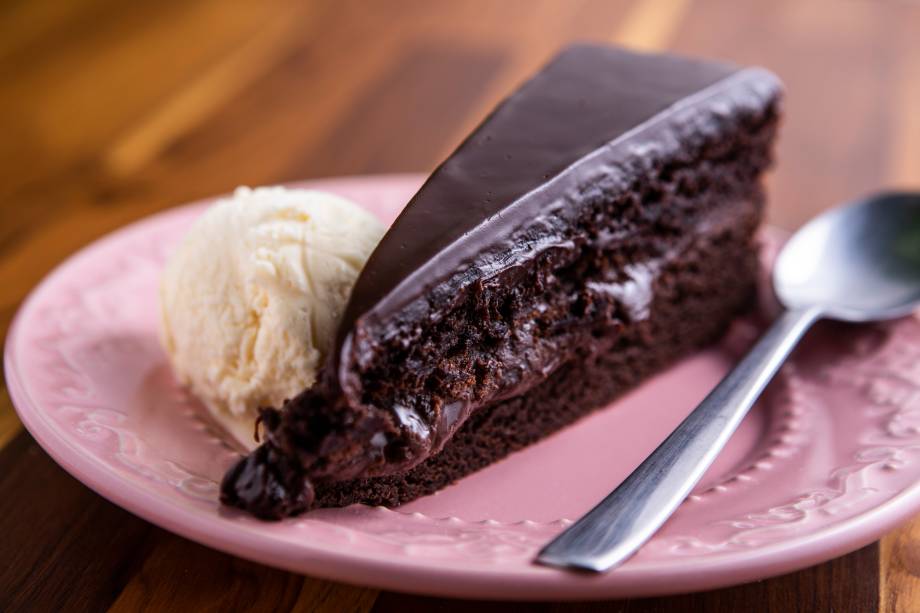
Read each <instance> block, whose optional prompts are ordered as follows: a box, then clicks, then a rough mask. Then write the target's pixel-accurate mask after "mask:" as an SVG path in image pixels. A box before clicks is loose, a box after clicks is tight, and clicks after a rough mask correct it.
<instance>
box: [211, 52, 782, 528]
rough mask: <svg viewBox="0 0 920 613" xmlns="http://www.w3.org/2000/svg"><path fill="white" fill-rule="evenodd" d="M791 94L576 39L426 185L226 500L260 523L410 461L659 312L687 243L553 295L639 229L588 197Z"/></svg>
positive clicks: (227, 482)
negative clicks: (328, 484) (597, 227)
mask: <svg viewBox="0 0 920 613" xmlns="http://www.w3.org/2000/svg"><path fill="white" fill-rule="evenodd" d="M779 95H780V85H779V82H778V80H777V79H776V78H775V77H774V76H773V75H772V74H770V73H769V72H767V71H765V70H762V69H739V68H736V67H733V66H730V65H726V64H722V63H716V62H708V61H699V60H691V59H685V58H680V57H674V56H669V55H645V54H637V53H631V52H627V51H623V50H620V49H615V48H611V47H601V46H592V45H577V46H573V47H569V48H567V49H566V50H564V51H563V52H562V53H560V54H559V55H558V56H557V57H556V58H554V59H553V60H552V61H551V62H550V63H549V64H548V65H547V66H546V67H545V68H544V69H543V70H542V71H541V72H539V73H538V74H537V75H536V76H534V77H533V78H532V79H531V80H530V81H528V82H527V83H525V84H524V85H523V86H521V87H520V88H519V89H518V91H517V92H515V93H514V94H513V95H512V96H510V97H509V98H508V99H506V100H505V101H504V102H503V103H502V104H500V105H499V106H498V107H497V108H496V109H495V110H494V111H493V113H492V114H491V115H490V116H489V117H488V118H487V119H486V120H485V121H484V122H483V123H482V124H481V125H480V126H479V127H478V128H477V129H476V130H475V131H474V132H473V133H472V134H471V135H470V136H469V137H468V138H467V139H466V140H465V141H464V142H463V143H462V144H461V145H460V146H459V148H458V149H457V150H456V151H455V152H454V153H453V154H452V155H451V156H450V157H449V158H448V159H447V160H446V161H445V162H444V163H443V164H442V165H441V166H439V167H438V168H437V169H436V170H435V172H434V173H433V174H432V175H431V177H430V178H429V179H428V181H427V182H426V183H425V184H424V185H423V186H422V188H421V189H420V190H419V192H418V193H417V194H416V195H415V196H414V197H413V198H412V200H411V201H410V202H409V204H408V205H407V206H406V208H405V210H404V211H403V212H402V214H401V215H400V216H399V218H398V219H397V220H396V222H395V223H394V224H393V226H392V227H391V228H390V230H389V231H388V232H387V234H386V236H385V237H384V238H383V240H382V242H381V243H380V244H379V246H378V247H377V249H376V251H375V252H374V253H373V255H372V256H371V258H370V259H369V261H368V263H367V265H366V266H365V268H364V270H363V272H362V274H361V276H360V277H359V279H358V281H357V284H356V285H355V288H354V290H353V293H352V296H351V299H350V303H349V305H348V307H347V310H346V313H345V315H344V318H343V321H342V323H341V327H340V329H339V334H338V338H337V343H336V347H335V348H334V350H333V352H332V354H331V356H330V360H329V362H328V363H327V365H326V368H325V370H324V372H323V374H322V375H321V378H320V380H319V381H318V382H317V384H316V385H315V386H314V387H313V388H311V389H309V390H306V391H304V392H303V393H302V394H300V395H298V396H297V397H295V398H293V399H291V400H289V401H288V402H287V403H285V405H284V406H283V407H281V408H280V409H265V410H263V411H262V417H261V422H262V432H263V433H264V438H265V440H264V442H263V444H262V446H261V447H260V448H258V449H257V450H256V451H255V452H253V453H252V454H251V455H250V456H248V457H245V458H243V459H242V460H240V461H239V462H238V463H237V464H236V465H235V466H234V467H233V468H231V470H230V471H229V472H228V473H227V475H226V476H225V478H224V481H223V484H222V500H223V501H224V502H225V503H227V504H231V505H234V506H238V507H241V508H244V509H247V510H249V511H250V512H252V513H254V514H256V515H258V516H260V517H264V518H279V517H282V516H285V515H291V514H295V513H298V512H301V511H303V510H306V509H308V508H309V507H310V505H311V504H312V500H313V487H314V485H315V484H319V483H322V482H324V481H338V480H344V479H354V478H364V477H374V476H379V475H387V474H392V473H396V472H400V471H405V470H407V469H409V468H411V467H412V466H415V465H416V464H418V463H419V462H421V461H422V460H424V459H426V458H427V457H429V456H430V455H432V454H434V453H437V452H438V451H439V450H440V449H441V447H442V446H443V445H444V443H445V441H447V440H448V439H449V438H450V437H451V435H452V434H453V433H454V432H455V431H456V430H457V428H458V427H459V426H460V425H461V424H462V423H463V422H464V420H465V419H466V418H467V417H469V415H470V414H471V413H472V412H473V411H475V410H476V409H477V408H479V407H481V406H485V405H488V404H490V403H494V402H497V401H500V400H503V399H507V398H511V397H514V396H516V395H519V394H522V393H524V392H525V391H526V390H528V389H530V388H532V387H533V386H534V385H536V384H537V383H539V382H540V381H542V380H544V379H545V378H546V377H547V376H549V375H550V374H551V373H552V372H553V371H554V370H555V369H556V368H558V367H559V365H560V364H562V363H564V362H565V361H566V360H567V359H569V358H570V357H571V356H573V355H576V354H578V355H585V354H590V353H591V352H597V351H601V350H604V349H609V348H610V347H611V346H612V345H613V343H614V342H615V339H616V335H617V331H618V329H619V328H620V327H622V325H623V323H624V322H629V321H630V320H637V319H641V318H643V317H644V316H646V315H645V314H646V312H647V309H648V305H649V304H650V303H651V296H650V295H649V293H650V291H651V289H650V288H651V287H652V283H651V280H652V279H653V278H654V275H655V274H656V271H657V270H658V268H659V267H660V266H661V264H662V262H664V261H666V260H667V259H668V258H669V257H673V255H674V253H676V252H679V250H680V249H681V245H682V244H683V243H682V240H683V239H681V238H680V237H676V238H674V239H673V240H670V242H668V243H667V244H664V243H662V246H661V248H660V249H658V254H657V256H656V257H654V258H651V259H646V260H645V261H639V262H627V263H626V264H627V265H625V266H624V267H623V268H622V269H621V270H619V271H618V272H616V274H615V275H614V276H613V277H598V278H594V277H591V274H592V273H590V271H589V272H586V273H584V274H583V275H582V276H583V277H584V279H585V281H584V283H583V284H582V286H579V287H575V288H569V289H568V290H567V293H565V295H562V294H560V295H556V296H549V294H550V293H551V292H548V291H547V292H543V293H541V289H542V288H547V287H556V285H558V283H556V281H557V279H556V277H557V276H558V275H559V274H560V273H559V271H560V270H563V269H566V268H567V267H573V266H582V267H583V266H587V264H584V259H585V258H584V254H585V253H588V252H592V253H593V251H591V250H594V251H597V252H599V251H602V250H603V249H604V248H606V247H607V246H609V245H612V244H617V245H620V246H623V245H626V246H628V245H630V244H631V241H639V240H645V238H644V237H641V236H638V234H637V233H636V232H635V231H634V230H633V229H632V228H634V227H635V224H634V223H630V222H629V220H624V221H623V223H619V224H615V225H614V226H612V227H610V228H605V229H602V230H601V231H594V230H592V231H590V232H588V231H584V228H585V227H589V226H590V223H588V222H587V221H586V217H585V216H586V215H587V213H586V211H588V210H589V208H588V207H587V206H586V204H585V203H596V202H597V201H598V200H600V199H603V200H605V201H616V199H617V198H620V197H621V196H622V195H623V194H627V193H628V192H629V190H630V189H631V186H633V185H634V184H635V182H636V179H637V177H641V176H643V175H646V174H648V173H650V172H654V171H656V170H657V169H660V168H661V167H662V165H663V164H665V163H666V161H667V160H670V159H677V160H684V162H686V163H689V162H688V160H690V159H691V157H692V155H693V153H692V152H693V151H699V150H702V149H703V148H705V147H710V148H711V147H713V146H717V144H718V142H719V139H720V137H721V135H722V134H723V133H724V132H725V131H726V130H728V129H730V126H734V125H736V124H737V123H738V122H739V121H740V122H744V123H745V125H746V126H750V127H752V129H755V130H756V129H757V127H758V126H759V125H763V124H766V123H767V122H768V121H771V120H774V119H775V111H776V109H775V106H776V104H777V99H778V97H779ZM688 151H690V152H691V153H688ZM739 197H747V196H743V195H739ZM751 197H754V196H751ZM586 224H587V225H586ZM579 258H581V259H579ZM605 274H606V273H605ZM554 284H556V285H554ZM544 294H546V295H544ZM572 313H577V314H579V315H578V316H577V317H573V316H572V315H571V314H572Z"/></svg>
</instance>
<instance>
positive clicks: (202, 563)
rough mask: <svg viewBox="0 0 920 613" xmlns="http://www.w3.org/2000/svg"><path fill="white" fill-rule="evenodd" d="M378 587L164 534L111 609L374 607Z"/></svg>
mask: <svg viewBox="0 0 920 613" xmlns="http://www.w3.org/2000/svg"><path fill="white" fill-rule="evenodd" d="M376 597H377V591H376V590H371V589H363V588H357V587H352V586H345V585H342V584H338V583H332V582H329V581H321V580H318V579H310V578H304V577H302V576H300V575H294V574H291V573H287V572H284V571H280V570H275V569H271V568H268V567H265V566H262V565H260V564H255V563H253V562H247V561H245V560H241V559H239V558H234V557H232V556H228V555H225V554H222V553H219V552H217V551H214V550H213V549H208V548H207V547H203V546H201V545H198V544H195V543H192V542H190V541H187V540H185V539H183V538H180V537H178V536H174V535H171V534H168V533H165V532H159V533H158V534H157V543H156V545H155V547H154V548H153V551H152V552H151V553H150V555H149V556H148V557H147V559H146V560H145V561H144V564H143V567H142V568H141V569H140V572H138V573H137V574H136V575H135V576H134V577H133V578H132V579H131V581H130V583H128V584H127V586H126V587H125V588H124V590H123V591H122V592H121V594H120V596H119V597H118V599H117V600H116V601H115V602H114V603H113V604H112V606H111V608H110V609H109V611H112V612H122V611H123V612H126V613H129V612H130V613H134V612H142V611H202V612H204V611H214V612H221V611H234V610H236V611H253V612H256V611H329V612H332V611H342V612H346V611H347V612H354V613H364V612H365V611H368V610H370V608H371V606H373V604H374V600H375V599H376Z"/></svg>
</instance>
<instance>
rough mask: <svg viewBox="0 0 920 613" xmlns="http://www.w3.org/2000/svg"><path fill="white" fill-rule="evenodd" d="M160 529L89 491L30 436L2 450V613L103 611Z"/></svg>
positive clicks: (0, 486) (134, 570) (15, 439)
mask: <svg viewBox="0 0 920 613" xmlns="http://www.w3.org/2000/svg"><path fill="white" fill-rule="evenodd" d="M157 531H158V530H157V529H156V528H154V527H153V526H151V525H150V524H148V523H147V522H145V521H142V520H140V519H137V518H136V517H134V516H133V515H131V514H129V513H127V512H125V511H123V510H121V509H120V508H118V507H116V506H115V505H113V504H111V503H109V502H108V501H106V500H105V499H103V498H102V497H100V496H98V495H96V494H95V493H93V492H91V491H90V490H88V489H87V488H85V487H84V486H83V485H81V484H80V483H79V482H77V481H76V480H75V479H74V478H72V477H71V476H69V475H68V474H67V473H65V472H64V471H63V470H62V469H61V468H60V467H58V465H57V464H55V463H54V462H53V461H52V460H51V458H49V457H48V456H47V455H46V454H45V453H44V452H43V451H42V450H41V449H40V448H39V447H38V445H37V444H36V443H35V442H34V441H33V440H32V438H31V437H30V436H29V435H28V434H26V433H25V432H23V433H21V434H19V435H18V436H17V437H16V438H14V439H13V440H12V442H10V443H8V444H7V445H6V446H5V447H4V448H3V450H2V451H0V534H2V535H3V537H2V538H0V561H2V562H0V611H65V610H66V611H88V612H96V611H101V610H104V609H105V608H106V607H108V606H109V604H111V603H112V602H113V601H114V600H115V598H116V597H117V596H118V593H119V592H120V591H121V589H122V588H123V587H124V585H125V584H126V583H127V582H128V580H129V579H130V578H131V577H132V576H133V575H134V573H135V572H136V571H137V569H138V568H139V567H140V564H141V562H142V561H143V559H144V557H145V555H146V553H147V552H148V551H149V550H150V547H151V546H152V544H153V537H154V535H155V533H156V532H157Z"/></svg>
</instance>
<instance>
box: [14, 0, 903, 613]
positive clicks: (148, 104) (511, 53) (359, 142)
mask: <svg viewBox="0 0 920 613" xmlns="http://www.w3.org/2000/svg"><path fill="white" fill-rule="evenodd" d="M576 38H579V39H593V40H607V41H619V42H621V43H624V44H628V45H631V46H634V47H638V48H645V49H663V48H670V49H675V50H679V51H685V52H688V53H693V54H699V55H707V56H714V57H720V58H726V59H730V60H735V61H737V62H740V63H745V64H748V63H753V64H762V65H764V66H767V67H769V68H771V69H772V70H774V71H775V72H777V73H778V74H779V75H781V77H782V78H783V79H784V80H785V82H786V84H787V85H788V91H789V93H788V103H787V120H786V123H785V127H784V130H783V135H782V142H781V145H780V150H779V160H780V163H779V166H778V168H777V169H776V171H775V173H774V174H773V175H772V176H771V179H770V183H771V194H772V201H771V210H770V216H771V221H772V222H773V223H775V224H778V225H781V226H785V227H788V228H794V227H796V226H798V225H799V224H801V223H802V222H803V221H804V220H805V219H807V218H808V217H810V216H812V215H814V214H815V213H817V212H818V211H820V210H821V209H823V208H825V207H827V206H829V205H831V204H833V203H836V202H839V201H841V200H845V199H847V198H850V197H853V196H856V195H859V194H862V193H865V192H868V191H871V190H875V189H878V188H880V187H882V186H913V187H917V185H918V182H920V4H918V3H916V2H909V1H903V2H896V1H889V2H883V1H875V2H870V1H844V0H824V1H800V0H782V1H771V0H761V1H759V2H746V1H740V2H730V1H727V0H726V1H718V0H620V1H616V2H608V1H604V0H572V1H563V0H559V1H548V0H542V1H537V0H527V1H524V0H519V1H503V2H498V1H495V2H486V1H484V0H481V1H475V2H440V1H432V0H418V1H399V2H387V3H384V2H368V3H366V4H360V3H357V2H355V3H351V2H333V1H330V2H319V3H308V2H302V1H298V0H263V1H260V2H228V1H226V0H195V1H191V0H168V1H160V2H155V3H134V2H120V1H116V0H71V1H68V2H60V1H58V0H8V1H7V2H5V3H4V4H3V6H2V7H0V75H3V78H2V81H0V126H2V129H0V160H2V164H0V178H2V180H0V205H2V208H0V215H2V223H0V287H2V288H3V294H2V304H0V325H2V326H3V329H4V330H6V327H7V326H8V324H9V322H10V319H11V318H12V316H13V314H14V312H15V311H16V308H17V306H18V305H19V303H20V301H21V300H22V299H23V297H24V296H25V295H26V293H27V292H28V291H29V289H30V288H31V287H33V286H34V285H35V283H36V282H37V281H38V280H39V279H41V277H42V276H43V275H44V274H45V273H46V272H48V270H49V269H50V268H51V267H52V266H54V265H55V264H56V263H58V262H60V261H61V260H62V259H64V258H65V257H66V256H67V255H68V254H70V253H72V252H73V251H74V250H76V249H77V248H78V247H80V246H81V245H84V244H86V243H87V242H89V241H91V240H92V239H94V238H96V237H98V236H100V235H102V234H103V233H105V232H108V231H110V230H113V229H115V228H117V227H118V226H120V225H122V224H124V223H126V222H128V221H130V220H133V219H136V218H139V217H141V216H144V215H147V214H149V213H151V212H153V211H156V210H158V209H162V208H165V207H169V206H172V205H176V204H179V203H182V202H186V201H189V200H193V199H195V198H199V197H202V196H207V195H210V194H215V193H221V192H226V191H228V190H230V189H232V188H233V187H234V186H236V185H238V184H241V183H244V184H264V183H275V182H280V181H288V180H294V179H302V178H307V177H319V176H326V175H342V174H360V173H378V172H393V171H426V170H430V169H431V168H433V166H434V165H435V164H436V163H437V162H438V161H439V160H440V159H441V158H442V157H443V156H445V155H446V154H447V153H448V152H449V151H450V150H451V149H452V147H453V146H454V145H456V144H457V143H458V141H459V140H460V139H461V138H462V136H463V135H464V134H465V133H466V132H467V131H468V130H470V129H471V128H472V127H473V126H474V125H475V123H476V122H477V121H478V120H479V119H480V118H481V117H482V116H483V114H484V113H485V112H486V111H487V110H488V109H489V108H490V107H491V106H492V105H493V104H494V103H495V102H496V101H497V100H498V99H499V98H500V97H501V96H502V95H503V94H505V93H507V92H508V91H509V90H510V89H512V88H513V86H514V85H515V84H516V83H518V82H519V81H520V80H521V79H523V78H524V77H525V76H526V75H527V74H528V73H530V72H531V71H533V70H534V69H536V68H537V67H538V66H539V65H540V64H541V63H542V62H544V61H545V60H546V59H547V58H548V57H549V56H550V55H551V54H552V53H553V51H554V50H556V49H557V48H558V47H559V46H560V45H562V44H563V43H564V42H566V41H568V40H571V39H576ZM0 446H2V451H0V535H2V536H0V610H3V611H13V610H39V611H55V610H75V611H101V610H105V609H112V610H116V611H134V610H138V609H150V610H162V609H165V610H194V611H199V610H219V611H224V610H230V609H235V608H253V609H256V610H266V611H268V610H273V611H286V610H294V609H296V610H303V611H369V610H373V611H381V612H382V611H416V610H417V611H427V610H439V611H454V610H463V609H466V608H467V607H468V606H469V604H470V603H468V602H466V603H465V602H461V601H447V600H441V599H432V598H422V597H416V596H406V595H401V594H395V593H388V592H377V591H375V590H372V589H365V588H359V587H350V586H345V585H339V584H333V583H329V582H325V581H320V580H315V579H310V578H305V577H302V576H297V575H292V574H289V573H285V572H281V571H277V570H273V569H270V568H267V567H263V566H259V565H257V564H253V563H250V562H245V561H243V560H239V559H234V558H232V557H230V556H227V555H224V554H220V553H217V552H215V551H212V550H210V549H206V548H204V547H201V546H199V545H196V544H194V543H191V542H189V541H186V540H183V539H181V538H179V537H176V536H173V535H172V534H170V533H168V532H165V531H163V530H160V529H159V528H156V527H153V526H151V525H150V524H148V523H146V522H144V521H141V520H139V519H137V518H135V517H134V516H132V515H130V514H128V513H127V512H125V511H122V510H121V509H119V508H117V507H115V506H113V505H111V504H109V503H108V502H106V501H105V500H103V499H102V498H101V497H99V496H97V495H96V494H94V493H93V492H91V491H90V490H88V489H87V488H85V487H83V486H82V485H81V484H80V483H78V482H77V481H75V480H74V479H73V478H71V477H70V476H68V475H67V474H66V473H65V472H64V471H63V470H61V469H60V468H58V467H57V465H55V464H54V463H53V462H52V461H51V460H50V459H49V457H48V456H47V455H45V453H44V452H43V451H41V449H39V448H38V446H37V445H36V444H35V443H34V442H33V440H32V439H31V438H30V437H29V435H28V434H27V433H25V432H24V431H23V429H22V427H21V425H20V424H19V422H18V420H17V418H16V416H15V414H14V412H13V410H12V407H11V406H10V401H9V397H8V395H7V394H6V390H5V388H4V390H3V395H2V398H0ZM918 574H920V521H915V522H914V523H913V524H910V525H907V526H905V527H903V528H902V529H900V530H898V531H896V532H894V533H892V534H890V535H888V536H886V537H885V538H884V539H882V541H881V542H880V543H878V544H874V545H871V546H869V547H866V548H864V549H862V550H860V551H857V552H855V553H852V554H850V555H848V556H845V557H843V558H840V559H837V560H834V561H831V562H828V563H826V564H822V565H820V566H817V567H815V568H811V569H808V570H805V571H802V572H799V573H795V574H793V575H788V576H785V577H780V578H776V579H771V580H768V581H762V582H759V583H755V584H751V585H745V586H741V587H736V588H731V589H725V590H719V591H716V592H710V593H704V594H695V595H689V596H682V597H676V598H661V599H651V600H637V601H631V602H616V603H604V604H588V605H553V604H545V605H539V606H532V605H528V606H523V605H522V606H520V609H521V610H525V609H526V610H530V609H531V608H533V609H535V610H547V611H548V610H605V611H607V610H609V611H627V610H628V611H630V612H632V613H636V612H639V611H664V610H680V611H703V610H706V611H710V610H715V611H741V610H754V611H780V612H784V613H785V612H788V611H830V610H835V611H874V610H877V609H882V610H885V611H895V610H898V611H910V610H913V611H916V610H920V580H918V578H917V575H918ZM476 608H477V609H478V610H480V611H491V610H496V611H498V610H501V611H505V610H514V609H516V608H517V607H515V606H509V605H502V604H497V603H478V604H476Z"/></svg>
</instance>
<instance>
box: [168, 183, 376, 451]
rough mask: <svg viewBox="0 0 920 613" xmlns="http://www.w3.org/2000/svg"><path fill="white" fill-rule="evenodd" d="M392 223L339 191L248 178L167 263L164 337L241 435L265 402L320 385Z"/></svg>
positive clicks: (193, 382)
mask: <svg viewBox="0 0 920 613" xmlns="http://www.w3.org/2000/svg"><path fill="white" fill-rule="evenodd" d="M383 233H384V227H383V225H382V224H381V223H380V222H378V221H377V220H376V219H375V218H374V217H372V216H371V215H370V214H369V213H367V212H366V211H364V210H363V209H361V208H360V207H358V206H357V205H356V204H354V203H352V202H350V201H348V200H345V199H343V198H340V197H338V196H334V195H332V194H328V193H324V192H319V191H310V190H299V189H285V188H282V187H260V188H257V189H249V188H246V187H241V188H239V189H237V190H236V192H235V193H234V195H233V197H232V198H230V199H225V200H222V201H219V202H218V203H216V204H215V205H214V206H212V207H211V208H210V209H208V210H207V211H206V212H205V213H204V214H203V215H202V216H201V217H200V218H199V219H198V220H197V221H196V222H195V223H194V224H193V226H192V227H191V229H190V230H189V232H188V235H187V236H186V237H185V239H184V241H183V242H182V244H181V245H180V247H179V249H178V250H177V251H176V252H175V254H173V255H172V257H171V258H170V259H169V261H168V262H167V265H166V269H165V271H164V273H163V277H162V283H161V287H160V306H161V314H162V341H163V346H164V347H165V348H166V351H167V353H168V354H169V357H170V359H171V362H172V366H173V370H174V371H175V373H176V375H177V377H178V378H179V380H180V381H181V382H182V383H183V384H185V385H187V386H188V387H189V388H191V390H192V392H193V393H194V394H195V395H197V396H198V397H199V398H200V399H201V400H202V401H203V402H204V404H205V405H206V406H207V407H208V409H209V411H210V412H211V414H212V415H213V416H214V417H215V419H217V420H218V422H220V423H221V424H222V425H223V426H224V427H226V429H227V430H228V431H229V432H230V433H231V434H233V435H234V437H235V438H237V439H238V440H239V441H240V442H241V443H242V444H244V445H246V446H247V447H249V448H252V447H254V446H255V441H254V437H253V431H254V423H255V419H256V416H257V409H258V408H259V407H269V406H272V407H279V406H281V404H282V402H283V401H284V400H285V399H287V398H291V397H292V396H294V395H295V394H297V393H299V392H300V391H302V390H303V389H305V388H306V387H309V386H310V385H312V384H313V382H314V381H315V379H316V373H317V370H318V368H319V366H320V364H321V363H322V362H323V360H324V359H325V357H326V354H327V353H328V352H329V350H330V349H331V345H332V343H333V341H334V336H335V333H336V328H337V326H338V322H339V319H340V318H341V316H342V311H343V310H344V308H345V303H346V301H347V299H348V296H349V293H350V292H351V288H352V286H353V285H354V282H355V280H356V279H357V276H358V273H359V272H360V270H361V268H362V267H363V266H364V263H365V262H366V260H367V258H368V257H369V256H370V254H371V251H373V249H374V247H375V246H376V245H377V243H378V242H379V241H380V238H381V237H382V236H383Z"/></svg>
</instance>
